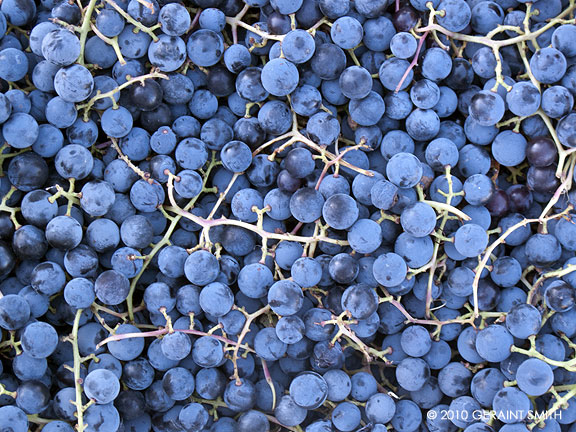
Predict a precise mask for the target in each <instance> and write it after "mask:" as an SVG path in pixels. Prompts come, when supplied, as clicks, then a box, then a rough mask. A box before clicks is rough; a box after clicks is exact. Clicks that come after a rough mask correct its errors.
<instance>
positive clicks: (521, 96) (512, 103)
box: [506, 82, 541, 116]
mask: <svg viewBox="0 0 576 432" xmlns="http://www.w3.org/2000/svg"><path fill="white" fill-rule="evenodd" d="M540 101H541V96H540V92H539V91H538V89H537V88H536V87H534V85H532V84H531V83H528V82H518V83H515V84H514V85H513V86H512V90H510V91H509V92H508V94H507V95H506V103H507V104H508V108H509V109H510V111H511V112H512V113H514V114H516V115H518V116H529V115H532V114H534V113H535V112H536V111H537V110H538V108H539V107H540Z"/></svg>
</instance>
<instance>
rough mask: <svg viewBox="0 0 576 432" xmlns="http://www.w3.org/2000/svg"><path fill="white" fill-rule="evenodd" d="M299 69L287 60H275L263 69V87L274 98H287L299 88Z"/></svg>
mask: <svg viewBox="0 0 576 432" xmlns="http://www.w3.org/2000/svg"><path fill="white" fill-rule="evenodd" d="M298 79H299V75H298V69H297V68H296V66H294V65H293V64H292V63H291V62H289V61H288V60H285V59H280V58H279V59H274V60H271V61H270V62H268V63H266V65H265V66H264V67H263V68H262V74H261V80H262V86H263V87H264V89H266V91H267V92H268V93H270V94H272V95H274V96H286V95H287V94H290V93H292V92H293V91H294V90H295V89H296V87H297V86H298Z"/></svg>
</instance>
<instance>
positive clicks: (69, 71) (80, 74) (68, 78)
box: [54, 64, 94, 102]
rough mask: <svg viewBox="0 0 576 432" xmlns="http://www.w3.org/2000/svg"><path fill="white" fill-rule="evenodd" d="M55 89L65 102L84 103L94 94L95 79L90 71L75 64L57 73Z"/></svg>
mask: <svg viewBox="0 0 576 432" xmlns="http://www.w3.org/2000/svg"><path fill="white" fill-rule="evenodd" d="M54 88H55V90H56V93H57V94H58V96H60V98H61V99H62V100H64V101H65V102H82V101H83V100H85V99H86V98H88V96H90V94H91V93H92V90H93V88H94V79H93V77H92V74H91V73H90V71H89V70H88V69H86V68H85V67H84V66H80V65H78V64H74V65H72V66H68V67H64V68H62V69H60V70H59V71H58V72H56V76H55V77H54Z"/></svg>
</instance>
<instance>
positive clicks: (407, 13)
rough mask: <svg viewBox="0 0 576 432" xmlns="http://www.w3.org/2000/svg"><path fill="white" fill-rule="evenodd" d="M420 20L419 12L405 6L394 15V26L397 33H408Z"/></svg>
mask: <svg viewBox="0 0 576 432" xmlns="http://www.w3.org/2000/svg"><path fill="white" fill-rule="evenodd" d="M418 18H420V17H419V16H418V12H416V11H415V10H414V9H413V8H412V7H410V6H404V7H402V8H400V9H398V11H397V12H396V13H394V16H393V17H392V24H394V27H395V28H396V30H397V31H399V32H407V31H409V30H410V29H411V28H413V27H414V26H415V25H416V23H417V22H418Z"/></svg>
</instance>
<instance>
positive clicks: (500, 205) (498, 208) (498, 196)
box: [486, 190, 510, 218]
mask: <svg viewBox="0 0 576 432" xmlns="http://www.w3.org/2000/svg"><path fill="white" fill-rule="evenodd" d="M486 208H487V209H488V211H489V212H490V214H491V215H492V217H496V218H501V217H502V216H505V215H506V214H507V213H508V212H509V211H510V198H508V195H507V194H506V192H504V191H503V190H497V191H494V193H493V194H492V196H491V197H490V199H489V200H488V202H487V203H486Z"/></svg>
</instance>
